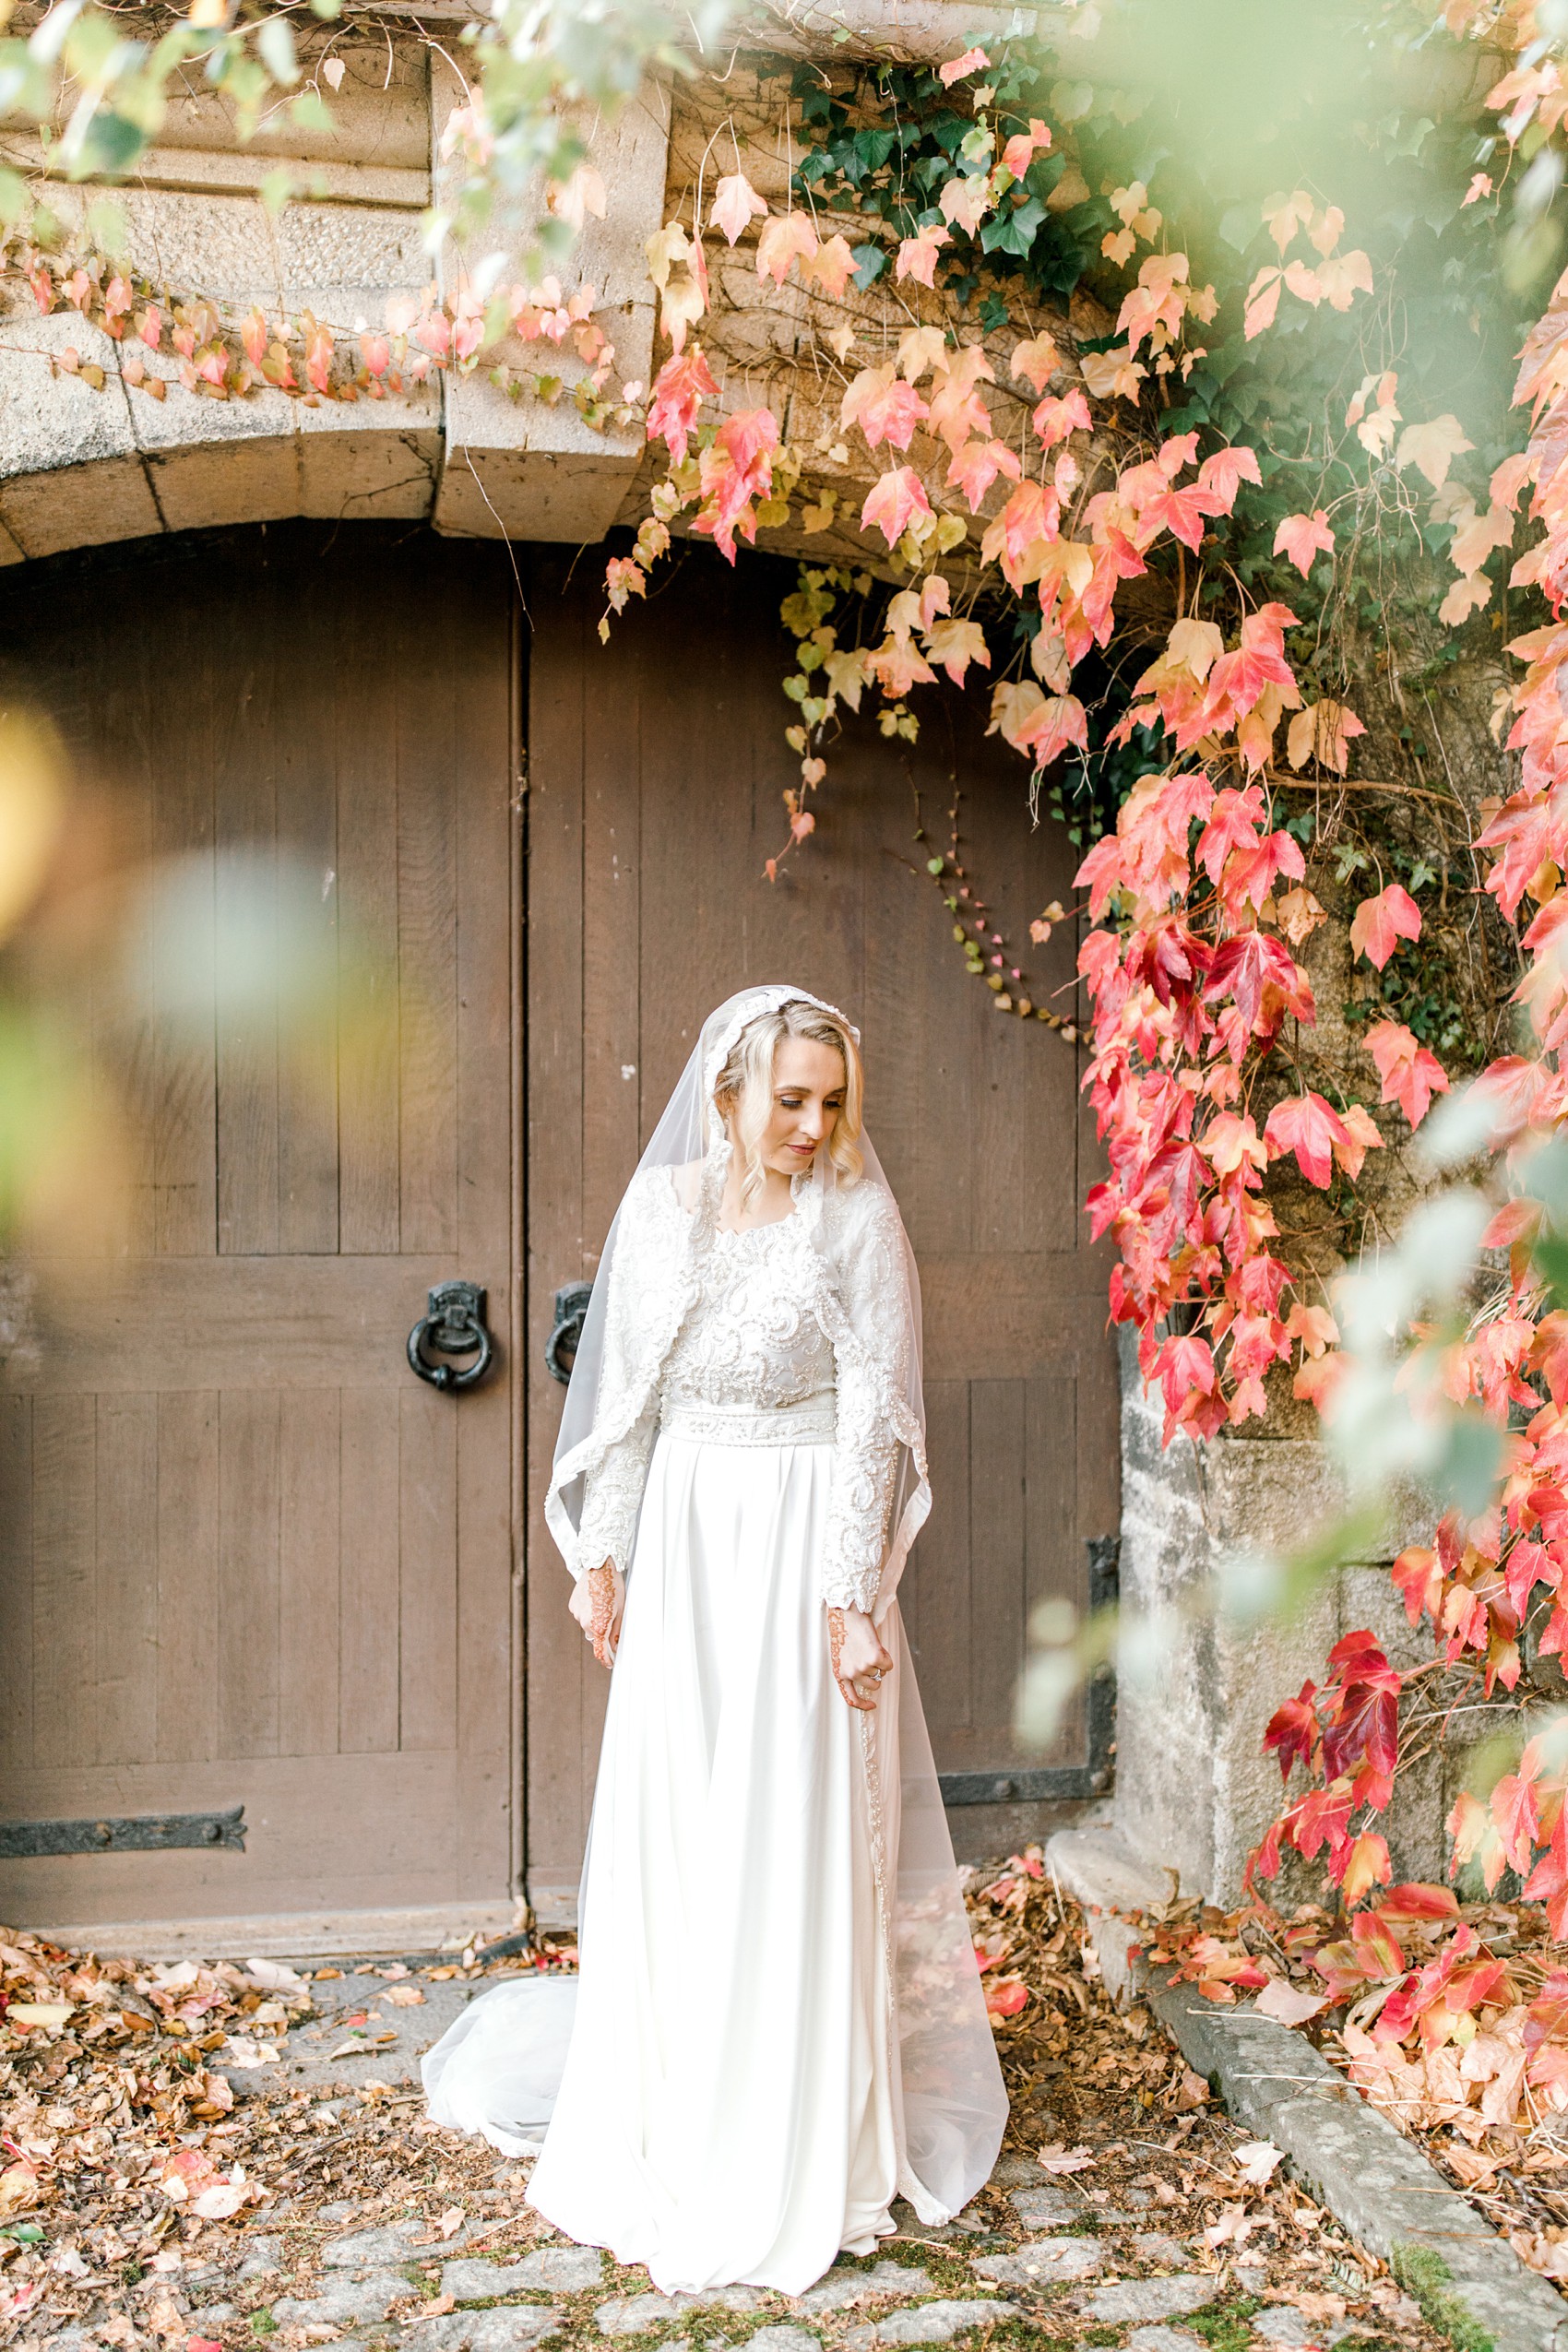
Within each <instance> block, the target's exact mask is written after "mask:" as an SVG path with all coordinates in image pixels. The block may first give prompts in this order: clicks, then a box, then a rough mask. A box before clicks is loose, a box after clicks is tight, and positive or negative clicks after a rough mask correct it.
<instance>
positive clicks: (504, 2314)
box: [333, 2303, 562, 2352]
mask: <svg viewBox="0 0 1568 2352" xmlns="http://www.w3.org/2000/svg"><path fill="white" fill-rule="evenodd" d="M561 2319H562V2314H561V2313H560V2312H559V2311H558V2310H556V2309H555V2308H554V2306H553V2305H552V2304H550V2303H503V2304H498V2305H497V2306H496V2308H495V2310H493V2311H447V2312H446V2313H445V2315H444V2316H443V2317H442V2318H441V2319H438V2320H422V2321H421V2322H420V2324H419V2328H418V2331H417V2334H410V2336H409V2337H408V2339H407V2341H408V2342H409V2343H410V2345H413V2344H418V2345H419V2346H421V2347H428V2346H434V2352H464V2347H465V2346H467V2347H468V2352H521V2347H522V2346H525V2345H529V2344H537V2343H538V2342H539V2340H540V2337H541V2336H545V2335H554V2334H557V2333H558V2331H559V2329H560V2326H561ZM333 2352H338V2347H337V2346H334V2347H333Z"/></svg>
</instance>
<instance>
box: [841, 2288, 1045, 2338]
mask: <svg viewBox="0 0 1568 2352" xmlns="http://www.w3.org/2000/svg"><path fill="white" fill-rule="evenodd" d="M1017 2315H1018V2306H1017V2305H1016V2303H1003V2302H995V2303H989V2302H981V2301H980V2300H979V2299H978V2298H977V2299H975V2300H974V2301H972V2302H968V2301H966V2302H961V2303H916V2304H914V2305H913V2306H912V2307H911V2308H910V2310H907V2311H894V2312H892V2313H891V2314H890V2315H889V2317H888V2318H886V2319H885V2320H883V2321H882V2322H880V2324H879V2325H878V2327H877V2331H876V2341H877V2343H878V2344H950V2343H951V2342H952V2340H953V2338H954V2337H955V2336H956V2335H963V2334H966V2332H967V2331H968V2329H970V2328H973V2327H988V2326H989V2325H990V2324H991V2323H992V2321H993V2320H1004V2319H1016V2317H1017Z"/></svg>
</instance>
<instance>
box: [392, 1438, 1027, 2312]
mask: <svg viewBox="0 0 1568 2352" xmlns="http://www.w3.org/2000/svg"><path fill="white" fill-rule="evenodd" d="M831 1476H832V1448H831V1446H829V1445H826V1444H820V1443H816V1444H794V1445H778V1446H758V1445H719V1444H714V1443H706V1442H705V1443H698V1442H695V1441H694V1440H691V1439H685V1438H682V1437H679V1436H674V1435H671V1434H668V1433H662V1434H661V1435H660V1436H659V1440H658V1442H657V1444H656V1446H655V1449H654V1455H653V1461H652V1465H651V1467H650V1470H649V1474H648V1481H647V1493H646V1496H645V1499H644V1503H643V1511H642V1518H641V1523H640V1526H639V1528H638V1533H637V1541H636V1553H635V1557H634V1561H633V1566H632V1573H631V1574H630V1577H629V1578H628V1582H627V1598H626V1614H625V1621H624V1628H623V1633H622V1639H621V1649H620V1655H619V1657H618V1658H617V1661H616V1665H615V1669H614V1673H613V1677H612V1684H611V1693H610V1706H609V1712H608V1716H607V1718H606V1723H605V1731H604V1745H603V1750H602V1752H601V1756H600V1771H599V1780H598V1786H597V1789H596V1792H595V1797H594V1810H593V1822H592V1827H591V1830H590V1834H589V1844H588V1859H587V1862H586V1865H585V1869H584V1876H583V1892H582V1907H581V1915H580V1922H579V1936H580V1949H581V1975H580V1978H579V1979H578V1982H577V1988H576V2012H575V2019H574V2021H573V2023H572V2025H571V2034H570V2043H569V2047H568V2048H567V2049H566V2052H565V2056H564V2071H561V2072H560V2073H559V2088H558V2090H557V2089H556V2087H555V2076H556V2073H557V2071H558V2070H559V2069H560V2063H561V2061H560V2035H561V2028H562V2025H563V2022H564V2020H563V2016H562V2012H563V2010H564V2005H565V2002H566V2000H567V1998H568V1995H567V1991H566V1988H564V1987H559V1988H558V1984H556V1983H552V1982H551V1981H550V1980H541V1981H540V1982H539V1983H537V1984H529V1983H527V1982H524V1983H521V1984H518V1985H515V1986H502V1987H498V1988H497V1989H496V1990H495V1991H493V1992H492V1993H489V1994H486V1995H484V1996H483V1997H482V1998H481V2000H480V2001H478V2002H475V2003H474V2004H473V2005H472V2006H471V2007H470V2008H469V2010H468V2011H467V2012H466V2013H465V2014H464V2016H463V2017H462V2018H461V2019H460V2020H459V2022H458V2024H457V2025H456V2026H454V2027H453V2029H452V2031H451V2032H450V2033H449V2034H448V2035H447V2036H446V2037H445V2038H444V2040H443V2041H442V2042H441V2043H439V2044H438V2045H437V2047H436V2049H434V2050H433V2051H432V2052H431V2053H430V2055H429V2056H428V2057H427V2059H426V2061H425V2081H426V2086H427V2089H428V2090H429V2092H430V2094H431V2113H432V2115H433V2116H434V2118H435V2119H436V2120H438V2121H446V2122H451V2123H455V2124H458V2125H460V2126H461V2127H462V2128H464V2129H468V2130H482V2131H485V2132H487V2133H488V2135H489V2136H490V2137H491V2138H492V2139H493V2140H495V2141H496V2142H497V2144H501V2145H503V2146H507V2145H513V2146H515V2145H517V2144H521V2143H522V2142H523V2141H525V2140H526V2139H527V2138H528V2137H529V2128H530V2127H532V2126H537V2124H538V2123H539V2121H540V2120H543V2118H544V2116H546V2115H548V2116H549V2119H550V2120H549V2129H548V2132H547V2134H546V2137H545V2141H544V2147H543V2152H542V2154H541V2155H540V2158H539V2162H538V2164H537V2166H536V2168H535V2170H534V2175H533V2180H532V2182H531V2185H530V2188H529V2202H530V2204H533V2205H534V2206H535V2207H537V2209H538V2210H539V2211H540V2213H541V2214H543V2215H545V2217H546V2218H547V2219H548V2220H550V2221H551V2222H552V2223H553V2224H554V2225H555V2226H556V2227H558V2228H560V2229H562V2230H564V2232H565V2234H566V2235H567V2236H568V2237H570V2238H574V2239H577V2240H579V2241H580V2242H582V2243H584V2244H588V2245H597V2246H606V2247H608V2248H610V2250H611V2251H612V2252H613V2254H614V2255H615V2257H616V2259H617V2261H619V2262H622V2263H645V2264H646V2265H647V2269H648V2271H649V2272H650V2274H651V2275H652V2276H653V2279H654V2281H655V2283H656V2285H658V2286H659V2287H660V2288H662V2289H663V2290H664V2291H666V2292H671V2291H673V2290H676V2289H687V2290H692V2291H695V2290H699V2289H702V2288H706V2287H716V2286H720V2285H727V2284H730V2283H732V2282H735V2281H742V2280H743V2281H748V2282H751V2283H753V2284H755V2285H759V2286H766V2287H777V2288H779V2289H781V2290H782V2291H784V2292H785V2293H798V2292H800V2291H801V2290H802V2289H803V2288H804V2287H807V2286H809V2285H810V2284H811V2283H812V2281H813V2280H814V2279H815V2278H817V2277H819V2276H820V2275H821V2274H822V2273H823V2272H824V2271H825V2270H826V2268H827V2267H828V2265H829V2264H830V2263H832V2261H833V2259H834V2256H835V2255H836V2254H837V2251H838V2250H839V2248H840V2247H846V2248H849V2250H850V2251H857V2252H865V2251H870V2249H871V2248H872V2247H873V2245H874V2243H875V2241H876V2239H877V2238H878V2237H879V2236H881V2235H885V2233H887V2232H888V2231H889V2230H891V2228H892V2227H893V2223H892V2220H891V2217H890V2213H889V2207H890V2205H891V2204H892V2201H893V2198H894V2196H895V2195H896V2194H903V2195H906V2196H908V2197H909V2198H910V2199H911V2200H912V2202H913V2203H914V2204H915V2205H916V2207H917V2209H918V2210H919V2211H920V2212H921V2214H922V2215H923V2216H924V2217H925V2218H926V2219H928V2220H939V2219H944V2218H945V2217H946V2216H947V2215H949V2214H951V2213H953V2212H956V2210H957V2209H958V2207H959V2206H960V2205H962V2204H964V2203H965V2202H966V2201H967V2200H968V2197H970V2196H971V2195H973V2193H974V2192H975V2190H976V2189H977V2188H978V2187H979V2186H980V2184H981V2183H982V2182H983V2180H985V2179H986V2177H987V2175H988V2173H989V2171H990V2169H991V2166H992V2162H993V2161H994V2158H995V2154H996V2150H997V2147H998V2145H999V2144H1000V2141H1001V2136H1002V2129H1003V2124H1004V2119H1005V2113H1006V2105H1005V2097H1004V2092H1003V2089H1002V2081H1001V2074H1000V2071H999V2069H998V2067H997V2063H996V2057H995V2052H994V2049H993V2048H992V2038H991V2032H990V2028H989V2025H988V2024H987V2021H986V2016H985V2011H984V2005H983V2002H982V1999H981V1995H980V1983H979V1977H978V1972H977V1970H976V1967H975V1963H974V1957H973V1954H972V1952H971V1950H970V1947H969V1940H968V1930H967V1926H966V1923H965V1919H964V1912H963V1906H962V1902H961V1900H960V1899H959V1895H958V1889H957V1880H956V1871H955V1869H954V1865H953V1853H952V1847H951V1844H950V1842H949V1841H948V1837H947V1830H946V1823H945V1818H944V1815H943V1812H942V1807H941V1800H940V1796H939V1793H938V1790H937V1785H936V1779H935V1775H934V1772H933V1770H932V1763H931V1753H930V1747H929V1744H928V1742H927V1740H926V1736H925V1727H924V1722H923V1719H922V1717H921V1708H920V1698H919V1693H918V1692H917V1691H916V1689H915V1686H914V1681H913V1679H912V1676H911V1673H910V1669H909V1659H908V1655H907V1652H906V1650H905V1646H904V1643H903V1638H902V1632H901V1628H900V1626H899V1624H898V1621H897V1610H896V1609H894V1610H892V1611H891V1612H890V1614H889V1616H888V1618H887V1620H886V1621H885V1624H884V1627H883V1633H884V1639H885V1642H886V1644H887V1646H888V1648H889V1650H890V1651H891V1653H892V1655H893V1657H894V1659H895V1670H894V1672H893V1673H892V1674H891V1675H890V1676H889V1677H888V1678H887V1681H885V1683H884V1685H883V1695H882V1698H881V1702H880V1704H879V1705H878V1707H877V1709H876V1711H875V1713H874V1714H857V1713H856V1712H854V1711H853V1710H851V1709H850V1708H849V1707H848V1706H846V1705H845V1704H844V1701H843V1699H842V1698H841V1697H840V1695H839V1693H838V1691H837V1687H836V1686H835V1684H834V1681H833V1679H832V1675H831V1673H830V1670H829V1665H828V1654H827V1641H826V1621H825V1617H824V1611H823V1608H822V1604H821V1601H820V1599H819V1598H818V1597H817V1592H816V1568H817V1561H818V1557H819V1553H820V1550H821V1545H822V1540H823V1532H824V1529H825V1526H826V1515H827V1503H828V1493H829V1484H830V1480H831ZM552 2108H553V2112H551V2109H552Z"/></svg>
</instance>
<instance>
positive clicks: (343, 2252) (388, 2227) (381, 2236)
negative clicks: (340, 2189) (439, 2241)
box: [321, 2220, 444, 2270]
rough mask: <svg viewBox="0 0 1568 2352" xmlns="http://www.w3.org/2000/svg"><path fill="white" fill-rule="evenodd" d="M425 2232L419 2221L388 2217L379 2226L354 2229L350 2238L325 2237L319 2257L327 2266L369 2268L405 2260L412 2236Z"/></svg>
mask: <svg viewBox="0 0 1568 2352" xmlns="http://www.w3.org/2000/svg"><path fill="white" fill-rule="evenodd" d="M428 2235H429V2231H428V2229H427V2227H426V2225H425V2224H424V2223H423V2222H422V2221H418V2220H410V2221H389V2222H386V2223H384V2224H383V2225H382V2227H380V2228H379V2229H361V2230H358V2231H356V2232H355V2234H354V2235H353V2236H352V2237H351V2238H329V2239H327V2243H326V2245H325V2246H324V2247H323V2248H322V2250H321V2259H322V2261H323V2262H324V2263H326V2265H327V2269H328V2270H372V2269H374V2266H375V2265H376V2263H406V2262H407V2261H408V2259H409V2255H410V2250H411V2248H412V2246H413V2244H414V2241H415V2239H420V2238H424V2237H427V2236H428ZM443 2251H444V2250H443Z"/></svg>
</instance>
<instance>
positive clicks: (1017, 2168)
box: [989, 2156, 1039, 2189]
mask: <svg viewBox="0 0 1568 2352" xmlns="http://www.w3.org/2000/svg"><path fill="white" fill-rule="evenodd" d="M1031 2184H1033V2185H1036V2186H1038V2185H1039V2165H1038V2164H1037V2163H1036V2162H1035V2160H1034V2158H1033V2156H998V2158H997V2160H996V2162H995V2164H994V2165H993V2166H992V2173H991V2180H990V2183H989V2185H990V2186H991V2187H992V2189H1028V2187H1029V2186H1030V2185H1031Z"/></svg>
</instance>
